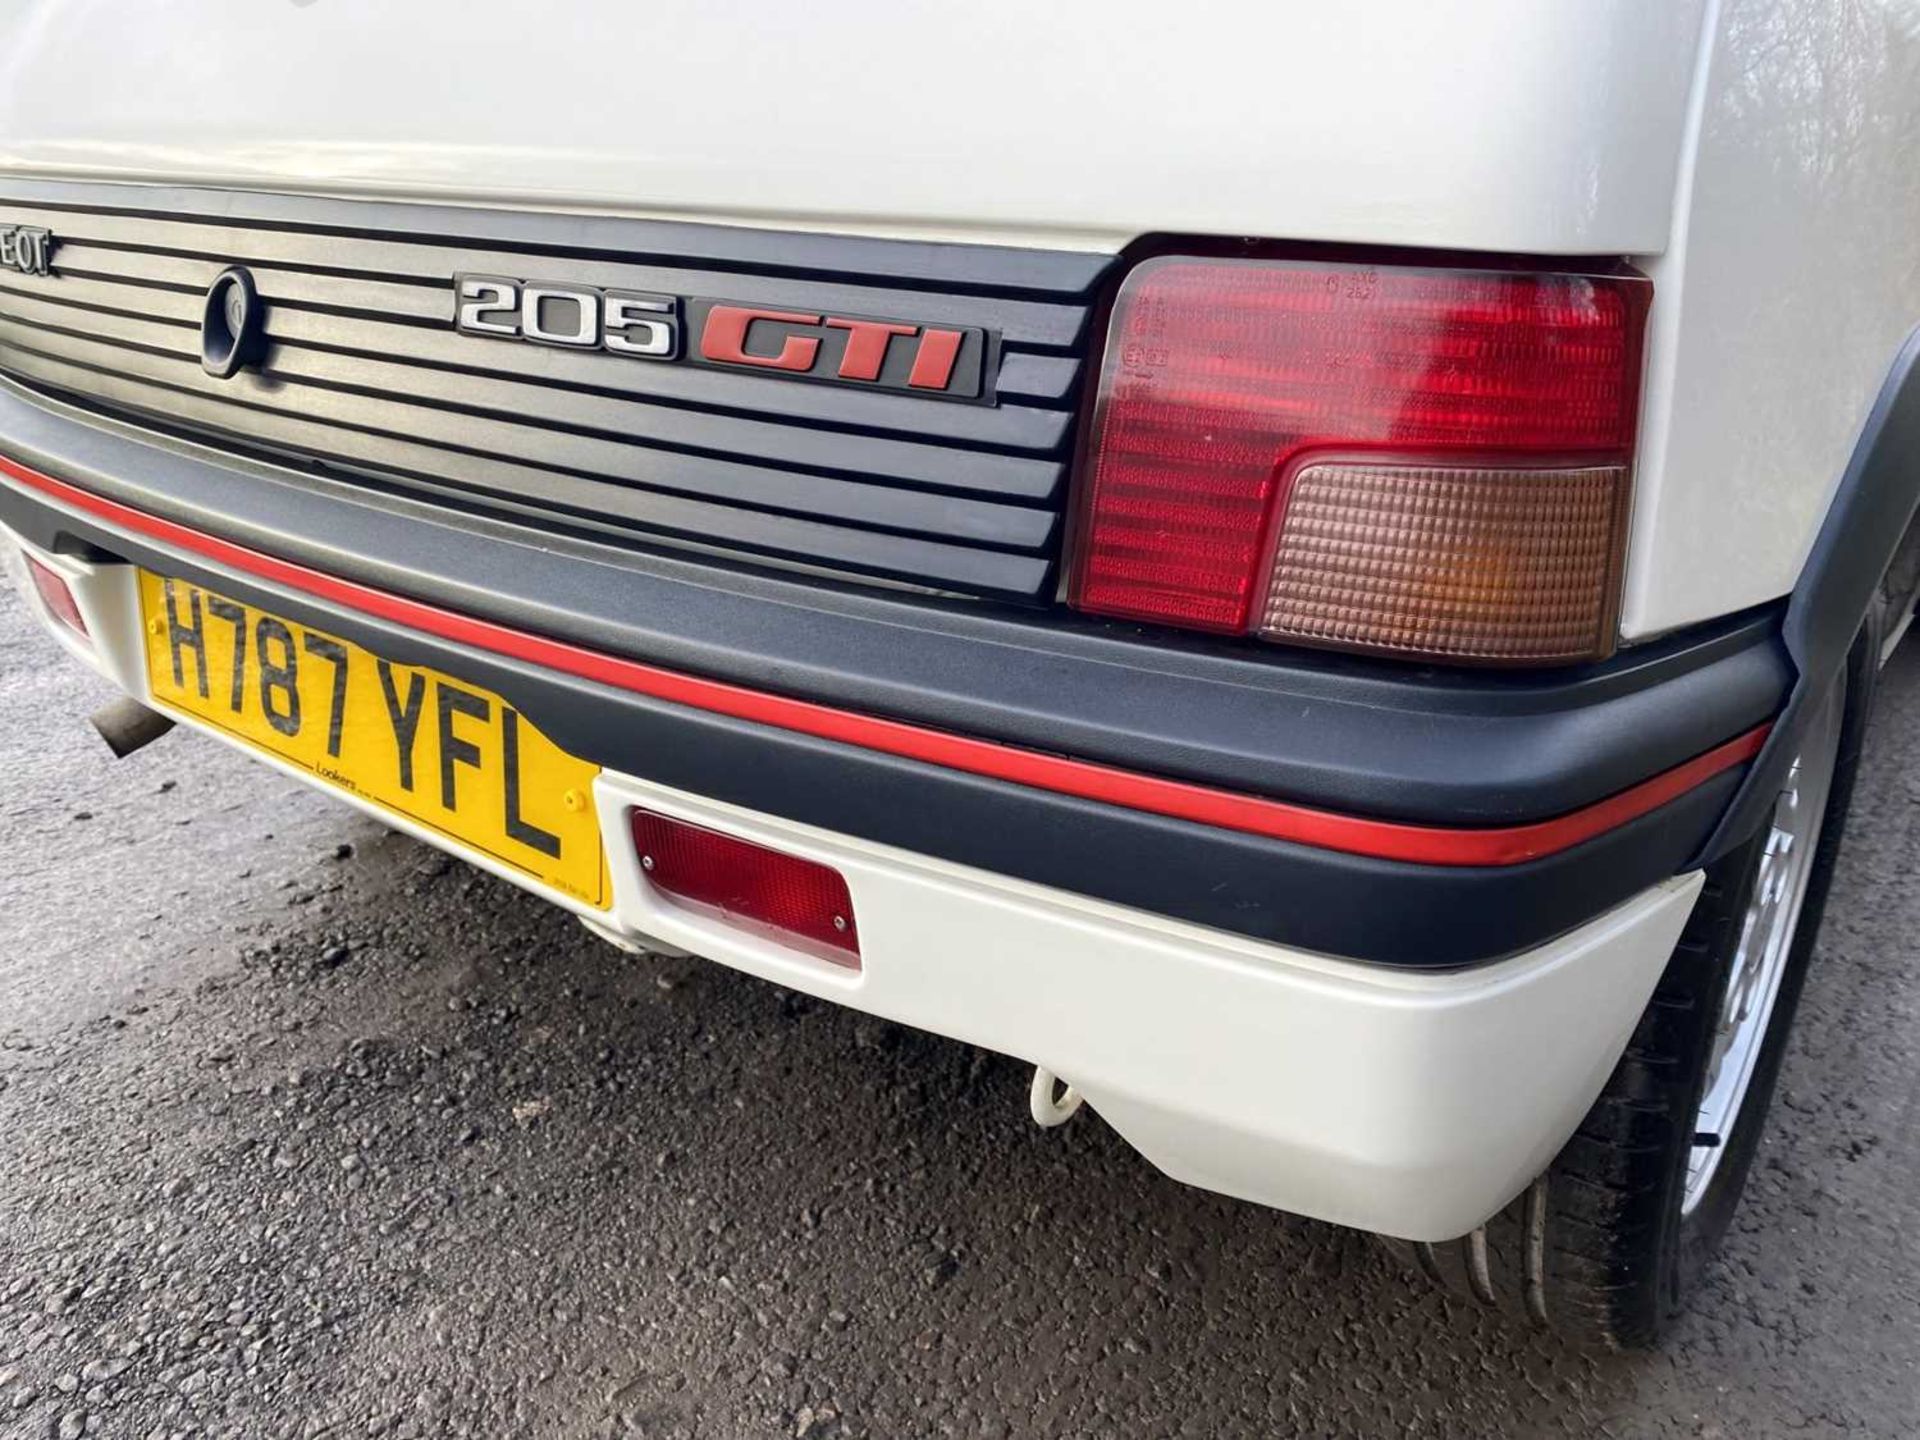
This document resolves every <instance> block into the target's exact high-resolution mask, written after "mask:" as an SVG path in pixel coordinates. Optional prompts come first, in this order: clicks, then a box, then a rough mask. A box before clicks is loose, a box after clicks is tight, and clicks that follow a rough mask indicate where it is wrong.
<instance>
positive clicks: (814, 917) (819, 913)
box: [632, 809, 860, 970]
mask: <svg viewBox="0 0 1920 1440" xmlns="http://www.w3.org/2000/svg"><path fill="white" fill-rule="evenodd" d="M632 826H633V845H634V851H635V853H636V854H637V855H638V856H639V860H640V868H641V870H642V871H643V872H645V874H646V877H647V881H648V883H649V884H651V885H652V886H653V888H654V889H656V890H658V891H659V892H660V893H661V894H662V895H664V896H666V897H668V898H669V899H671V900H672V901H673V902H674V903H675V904H678V905H681V906H684V907H686V908H687V909H689V910H692V911H694V912H695V913H697V914H704V915H709V916H714V917H716V918H719V919H722V920H725V921H726V922H727V923H728V924H730V925H734V926H736V927H738V928H740V929H743V930H746V931H749V932H752V933H756V934H760V935H763V936H765V937H766V938H768V939H771V940H774V941H776V942H778V943H780V944H783V945H789V946H792V947H794V948H796V949H799V950H804V951H806V952H807V953H809V954H811V955H813V956H815V957H816V958H818V959H821V960H826V961H829V962H830V963H832V964H835V965H844V966H846V967H848V968H849V969H853V970H858V969H859V968H860V935H859V931H858V930H857V929H856V928H855V927H854V918H853V897H852V896H851V895H850V894H848V892H847V882H846V880H845V879H844V878H843V877H842V876H841V874H840V872H839V871H837V870H834V869H832V868H831V867H829V866H826V865H822V864H820V863H819V862H818V861H814V860H803V859H801V858H800V857H799V856H797V855H785V854H782V853H781V852H780V851H778V850H770V849H768V848H767V847H766V846H764V845H756V844H754V843H753V842H752V841H749V840H738V839H735V838H734V837H733V836H731V835H722V834H721V833H720V832H719V831H717V830H709V829H707V828H705V827H704V826H700V825H690V824H688V823H687V822H686V821H684V820H675V819H672V818H670V817H668V816H665V815H659V814H656V813H654V812H653V811H651V810H639V809H636V810H634V811H633V812H632Z"/></svg>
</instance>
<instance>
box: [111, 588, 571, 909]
mask: <svg viewBox="0 0 1920 1440" xmlns="http://www.w3.org/2000/svg"><path fill="white" fill-rule="evenodd" d="M140 614H141V619H142V621H143V622H144V623H143V627H142V628H143V633H144V635H145V637H146V647H147V679H148V681H149V683H150V684H151V685H152V687H153V695H154V698H155V699H156V700H158V701H159V702H160V703H161V704H162V705H164V706H167V707H169V708H171V709H174V710H179V711H182V712H184V713H185V714H187V715H190V716H193V717H194V718H195V719H198V720H204V721H205V722H206V723H208V724H209V725H213V726H217V727H218V728H219V729H221V730H224V731H225V732H226V733H227V734H229V735H233V736H237V737H238V738H240V739H242V740H244V741H246V742H247V743H248V744H250V745H253V746H256V747H257V748H259V749H261V750H264V751H266V752H267V753H268V754H270V755H274V756H277V757H278V758H280V759H281V760H284V761H286V762H287V763H289V764H291V765H296V766H298V767H299V768H300V769H302V770H304V771H306V772H307V773H308V774H310V775H312V776H314V777H316V778H317V779H320V780H323V781H325V782H327V783H328V784H329V785H333V786H336V787H337V788H339V789H341V790H345V791H347V792H348V793H350V794H353V795H356V796H359V797H360V798H361V799H364V800H371V801H373V802H374V803H375V804H378V805H380V806H383V807H384V808H386V809H388V810H392V811H394V812H396V813H398V814H401V815H404V816H406V817H407V818H408V819H410V820H414V821H417V822H418V823H419V824H421V825H425V826H427V827H428V828H429V829H432V830H436V831H438V832H439V833H440V834H442V835H445V836H448V837H449V838H451V839H453V840H457V841H460V842H461V843H462V844H465V845H469V846H472V847H473V848H474V849H476V850H480V851H483V852H484V853H486V854H487V855H490V856H492V857H493V858H494V859H495V860H498V861H500V862H501V863H502V864H503V865H508V866H511V867H512V868H513V869H515V870H517V871H519V872H520V873H521V874H523V875H529V876H531V877H533V878H534V879H535V880H539V881H543V882H545V883H546V884H548V885H551V886H553V887H554V888H555V889H557V890H561V891H564V892H565V893H566V894H568V895H571V896H573V897H574V898H576V899H578V900H583V901H585V902H586V903H587V904H589V905H594V906H600V907H603V908H604V907H605V905H606V904H607V866H606V858H605V856H604V855H603V854H602V853H601V848H600V827H599V823H598V821H597V820H596V819H595V817H594V813H593V777H594V776H595V775H597V774H599V773H600V771H599V767H598V766H594V765H589V764H588V763H587V762H586V761H584V760H578V759H575V758H574V757H573V756H571V755H569V754H567V752H566V751H564V750H562V749H561V748H560V747H559V746H557V745H555V744H554V743H553V742H552V741H551V740H549V739H547V737H546V736H544V735H542V734H541V733H540V732H539V731H538V730H536V729H534V728H533V726H532V725H531V724H530V723H528V721H527V720H526V718H525V717H524V716H522V715H520V714H519V713H518V712H517V711H515V710H514V709H513V707H512V706H510V705H508V704H507V703H506V701H504V700H502V699H501V698H500V697H499V696H498V695H495V694H494V693H493V692H492V691H490V690H483V689H481V688H480V687H479V686H478V685H469V684H467V683H465V682H464V681H460V680H455V679H454V678H452V677H451V676H448V675H442V674H441V673H440V672H439V671H437V670H429V669H426V668H425V667H423V666H418V665H400V664H395V663H393V662H391V661H387V660H383V659H381V658H380V657H379V656H377V655H374V654H371V653H370V652H368V651H366V650H363V649H361V648H360V647H359V646H358V645H355V644H353V643H351V642H350V641H346V640H342V639H340V638H338V637H337V636H333V635H327V634H325V633H323V632H321V631H319V630H310V629H308V628H307V627H306V626H304V625H299V624H295V623H294V622H293V621H291V620H282V619H280V618H279V617H278V616H275V615H269V614H267V613H266V612H265V611H263V610H260V609H258V608H256V607H255V606H251V605H242V604H240V603H238V602H237V601H234V600H229V599H228V598H227V597H226V596H224V595H216V594H214V593H213V592H212V591H211V590H202V589H201V588H200V587H199V586H197V585H191V584H188V583H187V582H186V581H184V580H170V579H166V578H164V577H162V576H159V575H151V574H148V573H147V572H145V571H142V572H141V573H140Z"/></svg>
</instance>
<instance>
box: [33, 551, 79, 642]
mask: <svg viewBox="0 0 1920 1440" xmlns="http://www.w3.org/2000/svg"><path fill="white" fill-rule="evenodd" d="M23 558H24V559H25V560H26V562H27V573H28V574H29V575H31V576H32V577H33V588H34V589H35V590H37V591H39V592H40V603H41V604H43V605H45V606H46V607H47V613H48V614H50V615H52V616H53V618H54V619H56V620H58V621H59V622H60V623H61V624H62V625H64V626H66V627H67V629H69V630H71V631H73V633H74V634H76V635H78V636H79V637H80V638H81V639H82V640H91V639H92V637H91V636H89V635H88V634H87V622H86V620H85V619H83V618H82V617H81V614H80V602H79V601H77V600H75V599H74V598H73V591H72V590H71V589H69V588H68V587H67V580H66V577H65V576H64V575H62V574H61V573H60V572H59V571H58V570H54V569H51V568H49V567H48V566H46V565H43V564H42V563H41V562H40V561H38V560H36V559H34V558H33V556H31V555H26V556H24V557H23Z"/></svg>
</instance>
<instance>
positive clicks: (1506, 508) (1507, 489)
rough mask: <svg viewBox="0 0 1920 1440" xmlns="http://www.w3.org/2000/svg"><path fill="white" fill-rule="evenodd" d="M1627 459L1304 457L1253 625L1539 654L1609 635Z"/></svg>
mask: <svg viewBox="0 0 1920 1440" xmlns="http://www.w3.org/2000/svg"><path fill="white" fill-rule="evenodd" d="M1626 479H1627V472H1626V469H1625V468H1624V467H1623V466H1618V465H1596V466H1587V467H1582V468H1576V469H1565V470H1509V469H1476V468H1471V467H1446V466H1417V465H1344V464H1321V465H1309V466H1307V467H1306V468H1305V469H1303V470H1301V471H1299V472H1298V473H1297V474H1296V475H1295V476H1294V478H1293V483H1292V487H1291V489H1290V492H1289V494H1288V495H1287V498H1286V501H1285V506H1286V509H1285V519H1284V523H1283V525H1282V526H1281V529H1280V539H1279V544H1278V547H1277V549H1276V551H1275V554H1274V562H1273V578H1272V581H1271V583H1270V584H1269V585H1268V587H1267V596H1266V603H1265V608H1264V613H1263V614H1262V616H1261V619H1260V623H1259V631H1260V633H1261V634H1262V635H1265V636H1267V637H1268V638H1270V639H1275V640H1294V641H1303V642H1306V643H1310V644H1318V645H1334V646H1339V647H1341V648H1345V649H1360V650H1375V651H1385V652H1388V653H1407V654H1420V655H1432V656H1447V657H1455V658H1460V659H1472V660H1484V661H1523V660H1524V661H1532V662H1535V663H1548V662H1551V661H1555V660H1573V659H1578V658H1582V657H1585V656H1589V655H1594V654H1596V653H1599V652H1600V651H1602V650H1604V649H1605V648H1607V644H1608V639H1609V636H1610V635H1611V632H1612V626H1613V619H1614V615H1613V599H1614V596H1615V594H1616V593H1617V592H1618V590H1619V577H1618V574H1617V573H1616V557H1617V555H1618V553H1619V543H1618V542H1619V538H1620V528H1621V523H1622V521H1623V520H1624V519H1625V514H1626Z"/></svg>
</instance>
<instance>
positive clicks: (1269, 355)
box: [1070, 258, 1650, 633]
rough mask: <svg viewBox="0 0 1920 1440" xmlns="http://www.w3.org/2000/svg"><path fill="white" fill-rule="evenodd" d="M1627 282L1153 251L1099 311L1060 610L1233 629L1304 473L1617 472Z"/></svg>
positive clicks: (1632, 387) (1629, 338)
mask: <svg viewBox="0 0 1920 1440" xmlns="http://www.w3.org/2000/svg"><path fill="white" fill-rule="evenodd" d="M1649 294H1650V287H1649V286H1648V285H1647V284H1646V282H1645V281H1643V280H1639V279H1635V278H1631V277H1614V276H1603V277H1595V276H1581V275H1553V274H1520V273H1507V272H1501V271H1441V270H1424V269H1411V268H1395V267H1390V266H1379V267H1374V266H1367V265H1333V264H1325V263H1317V262H1314V263H1309V262H1292V261H1255V260H1210V259H1179V258H1169V259H1162V260H1151V261H1148V262H1146V263H1145V264H1143V265H1141V266H1140V267H1139V268H1138V269H1137V270H1135V271H1134V272H1133V273H1132V275H1130V276H1129V277H1128V279H1127V281H1126V283H1125V284H1124V285H1123V286H1122V287H1121V291H1120V295H1119V297H1118V299H1117V301H1116V302H1115V308H1114V314H1113V320H1112V325H1111V330H1110V336H1109V339H1108V342H1107V351H1106V357H1105V360H1104V362H1103V365H1102V369H1101V376H1100V390H1099V396H1098V399H1097V401H1096V405H1095V410H1094V421H1093V429H1092V435H1091V443H1090V445H1089V449H1088V464H1087V468H1086V472H1085V474H1084V475H1083V476H1082V479H1081V487H1080V504H1081V510H1080V519H1079V536H1078V548H1077V551H1076V555H1075V568H1074V574H1073V578H1072V583H1071V587H1070V598H1071V600H1072V603H1073V604H1075V605H1076V606H1078V607H1080V608H1082V609H1085V610H1092V611H1097V612H1100V613H1103V614H1109V615H1119V616H1126V617H1130V618H1135V619H1147V620H1161V621H1165V622H1168V623H1170V624H1176V625H1185V626H1190V627H1194V628H1198V629H1207V630H1220V631H1229V632H1235V633H1242V632H1245V631H1246V630H1248V629H1249V628H1251V627H1252V625H1253V623H1254V621H1255V619H1256V616H1255V607H1256V604H1257V603H1261V602H1264V601H1265V599H1266V596H1265V586H1264V584H1263V579H1264V576H1265V572H1266V568H1267V563H1268V559H1269V557H1270V556H1271V554H1272V552H1273V549H1274V542H1275V534H1276V530H1277V527H1279V526H1281V525H1284V524H1285V523H1286V522H1285V518H1284V510H1285V506H1286V504H1287V499H1286V496H1287V491H1288V487H1289V485H1290V484H1291V481H1292V478H1293V475H1294V474H1295V472H1296V471H1297V470H1298V469H1299V468H1300V467H1301V466H1302V465H1303V464H1305V463H1307V462H1308V461H1309V460H1310V459H1313V458H1315V457H1317V456H1324V455H1326V454H1327V453H1328V452H1335V453H1337V454H1338V455H1339V456H1341V457H1342V458H1349V459H1351V458H1356V456H1358V457H1363V458H1376V459H1383V460H1392V459H1396V458H1401V459H1411V458H1415V457H1418V458H1421V459H1427V460H1433V459H1445V458H1447V457H1468V456H1470V457H1472V459H1473V460H1474V461H1475V463H1476V464H1480V465H1482V466H1489V467H1498V466H1501V465H1504V464H1511V465H1514V466H1517V467H1522V468H1525V467H1526V466H1527V465H1528V463H1529V462H1533V464H1534V467H1535V468H1538V466H1539V462H1541V461H1542V460H1547V461H1550V462H1552V463H1559V464H1578V463H1580V462H1583V461H1605V462H1612V463H1615V464H1622V465H1624V464H1625V463H1626V461H1627V459H1628V455H1629V452H1630V450H1631V447H1632V443H1633V429H1634V417H1635V413H1636V410H1637V407H1638V390H1639V383H1638V382H1639V372H1640V346H1641V332H1642V329H1643V323H1644V317H1645V312H1646V307H1647V301H1648V296H1649Z"/></svg>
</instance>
